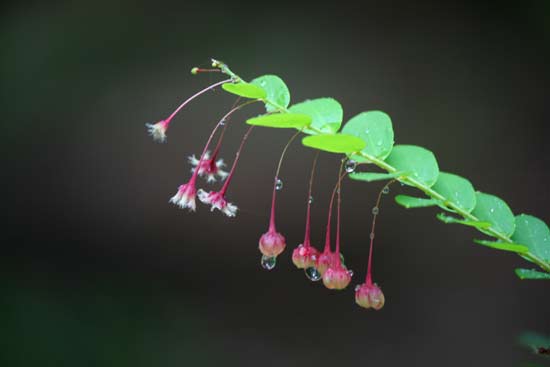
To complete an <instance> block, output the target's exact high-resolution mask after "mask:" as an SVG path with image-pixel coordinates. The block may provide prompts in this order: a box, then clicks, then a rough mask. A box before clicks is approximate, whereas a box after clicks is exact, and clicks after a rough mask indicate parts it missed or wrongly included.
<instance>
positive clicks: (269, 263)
mask: <svg viewBox="0 0 550 367" xmlns="http://www.w3.org/2000/svg"><path fill="white" fill-rule="evenodd" d="M260 264H261V265H262V268H264V269H265V270H273V268H274V267H275V265H277V257H276V256H265V255H262V260H261V261H260Z"/></svg>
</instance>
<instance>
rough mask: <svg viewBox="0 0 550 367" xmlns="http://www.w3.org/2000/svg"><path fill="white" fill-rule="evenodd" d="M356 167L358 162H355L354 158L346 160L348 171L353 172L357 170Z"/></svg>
mask: <svg viewBox="0 0 550 367" xmlns="http://www.w3.org/2000/svg"><path fill="white" fill-rule="evenodd" d="M356 167H357V162H355V161H354V160H352V159H350V160H349V161H347V162H346V172H347V173H351V172H353V171H355V168H356Z"/></svg>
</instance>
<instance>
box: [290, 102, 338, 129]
mask: <svg viewBox="0 0 550 367" xmlns="http://www.w3.org/2000/svg"><path fill="white" fill-rule="evenodd" d="M289 111H290V112H293V113H304V114H306V115H309V116H311V119H312V120H311V129H304V133H306V134H312V135H315V134H320V133H321V134H335V133H336V132H337V131H338V130H339V129H340V125H341V124H342V120H343V118H344V111H343V109H342V106H341V105H340V103H338V101H337V100H335V99H333V98H317V99H312V100H307V101H304V102H301V103H298V104H295V105H292V106H290V108H289Z"/></svg>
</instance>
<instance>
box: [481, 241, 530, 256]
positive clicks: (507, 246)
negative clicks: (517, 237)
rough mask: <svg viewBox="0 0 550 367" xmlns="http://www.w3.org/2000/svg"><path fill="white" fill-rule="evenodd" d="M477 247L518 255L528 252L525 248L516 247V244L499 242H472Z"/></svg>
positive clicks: (522, 246) (521, 246)
mask: <svg viewBox="0 0 550 367" xmlns="http://www.w3.org/2000/svg"><path fill="white" fill-rule="evenodd" d="M474 242H475V243H477V244H478V245H483V246H487V247H490V248H494V249H496V250H502V251H510V252H515V253H518V254H526V253H527V252H529V249H528V248H527V246H524V245H518V244H517V243H508V242H500V241H486V240H474Z"/></svg>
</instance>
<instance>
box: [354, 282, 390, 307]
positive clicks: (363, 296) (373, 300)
mask: <svg viewBox="0 0 550 367" xmlns="http://www.w3.org/2000/svg"><path fill="white" fill-rule="evenodd" d="M355 302H356V303H357V304H358V305H359V306H361V307H364V308H374V309H375V310H379V309H381V308H382V307H384V302H385V299H384V293H382V290H381V289H380V287H378V285H376V284H373V283H371V282H367V283H363V284H361V285H358V286H357V287H355Z"/></svg>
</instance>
